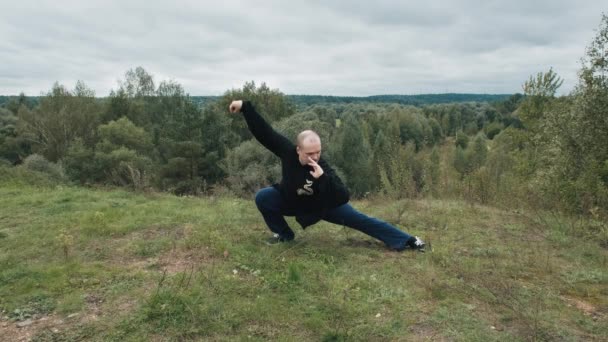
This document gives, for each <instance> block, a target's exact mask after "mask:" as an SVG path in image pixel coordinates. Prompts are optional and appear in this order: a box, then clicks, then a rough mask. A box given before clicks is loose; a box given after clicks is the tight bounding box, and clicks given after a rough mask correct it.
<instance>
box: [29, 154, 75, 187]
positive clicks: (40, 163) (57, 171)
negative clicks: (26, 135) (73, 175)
mask: <svg viewBox="0 0 608 342" xmlns="http://www.w3.org/2000/svg"><path fill="white" fill-rule="evenodd" d="M23 167H24V168H26V169H27V170H30V171H35V172H40V173H44V174H46V175H48V176H49V177H51V178H52V179H55V180H57V181H62V180H64V179H65V175H64V172H63V168H62V167H61V165H58V164H55V163H53V162H50V161H48V160H46V159H45V158H44V157H43V156H41V155H38V154H32V155H29V156H28V157H27V158H25V160H24V161H23Z"/></svg>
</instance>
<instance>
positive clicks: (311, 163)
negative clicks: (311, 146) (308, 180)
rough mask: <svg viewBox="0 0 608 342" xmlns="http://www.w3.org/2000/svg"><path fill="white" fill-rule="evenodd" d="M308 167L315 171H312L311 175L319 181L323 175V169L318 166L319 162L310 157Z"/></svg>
mask: <svg viewBox="0 0 608 342" xmlns="http://www.w3.org/2000/svg"><path fill="white" fill-rule="evenodd" d="M308 165H309V166H310V167H312V169H313V170H312V171H310V174H311V175H312V176H313V177H315V179H318V178H319V177H321V176H322V175H323V168H321V166H319V164H317V162H315V161H314V160H313V159H312V158H310V157H308Z"/></svg>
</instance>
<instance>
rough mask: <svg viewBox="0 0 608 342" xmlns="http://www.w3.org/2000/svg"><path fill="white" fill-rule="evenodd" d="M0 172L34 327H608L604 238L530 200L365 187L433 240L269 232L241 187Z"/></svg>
mask: <svg viewBox="0 0 608 342" xmlns="http://www.w3.org/2000/svg"><path fill="white" fill-rule="evenodd" d="M1 184H2V185H0V208H2V209H1V211H0V309H1V310H3V311H4V314H3V316H5V317H8V320H9V321H11V322H10V324H14V322H16V321H22V320H25V319H27V318H33V319H34V320H39V319H40V318H43V317H53V318H60V319H63V322H64V323H62V325H61V326H60V327H59V328H60V329H59V331H58V332H52V330H51V328H52V327H53V325H52V324H53V323H52V322H54V320H53V319H49V320H46V321H45V322H46V323H37V324H36V325H34V326H33V327H31V328H30V329H37V330H34V332H35V334H34V336H35V340H38V341H73V340H100V341H141V340H170V341H171V340H173V341H180V340H226V339H228V340H248V341H249V340H251V341H267V340H284V341H352V340H354V341H387V340H391V341H392V340H429V341H435V340H457V341H528V340H566V341H578V340H603V339H606V338H608V265H607V259H608V251H607V250H606V248H605V246H604V245H602V243H601V242H602V241H603V240H601V241H600V240H598V239H595V238H594V237H593V235H590V234H582V233H580V232H577V231H576V230H573V229H563V228H560V227H564V225H560V224H544V223H543V222H545V223H546V221H543V220H540V219H539V217H537V216H535V214H532V213H525V212H523V213H522V212H518V213H514V212H511V211H506V210H500V209H496V208H492V207H482V206H471V205H470V204H467V203H464V202H459V201H440V200H420V201H411V200H410V201H400V202H390V201H386V200H383V199H373V200H372V199H370V200H366V201H356V202H354V203H353V204H354V205H355V207H357V208H359V209H361V210H362V211H364V212H366V213H368V214H370V215H373V216H376V217H380V218H383V219H385V220H387V221H390V222H393V223H396V224H398V225H400V226H401V227H406V230H407V231H409V232H411V233H414V234H416V235H419V236H421V237H423V238H424V239H426V240H427V241H429V242H430V243H431V245H432V251H428V252H427V253H424V254H423V253H416V252H411V251H406V252H402V253H397V252H391V251H388V250H386V249H385V248H384V247H383V246H382V245H381V244H379V243H377V242H376V241H374V240H372V239H370V238H368V237H366V236H364V235H362V234H360V233H358V232H356V231H352V230H349V229H345V228H343V227H339V226H335V225H331V224H327V223H321V224H317V225H316V226H313V227H310V228H308V229H307V230H305V231H302V230H301V229H299V228H297V227H298V226H297V225H296V224H295V222H294V220H293V219H289V222H290V223H292V224H293V227H294V228H295V230H296V234H297V238H296V240H295V242H292V243H287V244H281V245H277V246H266V245H265V244H264V243H263V239H264V238H265V237H267V236H268V232H267V230H266V228H265V226H264V223H263V220H262V218H261V217H260V215H259V214H258V213H257V210H256V208H255V205H254V204H253V202H252V201H251V200H243V199H235V198H212V197H208V198H190V197H174V196H170V195H164V194H134V193H130V192H126V191H122V190H107V189H105V190H91V189H85V188H78V187H70V186H54V185H53V184H46V183H43V182H42V183H35V184H37V185H31V184H28V183H27V182H8V181H7V182H4V183H1ZM400 213H403V214H402V215H400ZM562 220H563V222H569V221H567V220H568V219H567V218H563V219H562ZM552 222H553V221H552ZM73 314H78V315H73ZM70 315H71V316H70ZM68 316H70V317H71V318H68ZM4 319H6V318H4ZM2 329H4V328H2V327H0V333H1V332H2Z"/></svg>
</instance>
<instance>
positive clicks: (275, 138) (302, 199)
mask: <svg viewBox="0 0 608 342" xmlns="http://www.w3.org/2000/svg"><path fill="white" fill-rule="evenodd" d="M241 111H242V112H243V116H244V117H245V121H246V122H247V126H248V127H249V130H250V131H251V133H252V134H253V136H254V137H255V138H256V139H257V140H258V141H259V142H260V143H261V144H262V145H264V147H266V148H267V149H268V150H270V151H271V152H272V153H274V154H275V155H276V156H277V157H279V158H280V159H281V173H282V177H281V182H280V183H279V184H275V185H274V187H275V188H276V189H277V190H279V192H280V193H281V196H282V198H283V199H284V200H285V202H286V206H287V209H288V210H289V211H295V212H298V213H305V214H310V215H313V217H314V216H318V217H316V219H320V218H322V216H323V215H324V213H325V212H326V211H327V210H329V209H332V208H335V207H337V206H340V205H342V204H344V203H347V202H348V200H349V197H350V195H349V192H348V190H347V189H346V187H345V186H344V184H343V183H342V181H341V180H340V178H339V177H338V175H336V173H335V172H334V170H333V169H332V168H331V167H330V166H329V164H328V163H327V162H326V161H325V160H324V159H323V158H320V159H319V161H318V164H319V166H321V168H322V169H323V174H322V175H321V176H320V177H319V178H318V179H315V178H314V177H313V176H312V175H311V174H310V171H312V170H313V169H312V167H311V166H309V165H302V164H301V163H300V160H299V159H298V154H297V152H296V145H295V144H294V143H292V142H291V141H290V140H289V139H287V138H286V137H285V136H283V135H281V134H279V133H277V132H276V131H275V130H274V129H273V128H272V127H271V126H270V125H269V124H268V123H267V122H266V121H265V120H264V119H263V118H262V116H261V115H260V114H258V112H257V111H256V110H255V108H254V107H253V105H252V104H251V102H249V101H244V102H243V107H242V108H241ZM298 221H299V222H300V223H301V224H302V225H303V226H307V225H309V224H312V223H314V222H315V221H316V220H315V219H311V218H308V219H305V220H304V222H302V220H298Z"/></svg>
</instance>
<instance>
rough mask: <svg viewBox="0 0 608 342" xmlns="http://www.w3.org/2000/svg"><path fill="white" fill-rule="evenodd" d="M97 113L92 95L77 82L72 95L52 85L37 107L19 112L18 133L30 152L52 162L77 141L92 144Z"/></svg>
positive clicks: (62, 155) (71, 92)
mask: <svg viewBox="0 0 608 342" xmlns="http://www.w3.org/2000/svg"><path fill="white" fill-rule="evenodd" d="M100 111H101V107H100V105H99V102H98V101H97V100H96V99H95V94H94V92H93V91H92V90H90V89H89V88H87V87H86V86H85V84H84V83H83V82H81V81H78V82H77V83H76V86H75V88H74V90H72V91H70V90H68V89H66V88H65V87H64V86H62V85H59V84H57V83H55V85H53V88H52V89H51V91H50V92H49V93H48V94H47V95H46V96H45V97H43V98H42V99H41V100H40V105H39V106H38V107H36V108H34V109H32V110H30V109H28V108H27V107H25V106H22V107H21V108H20V109H19V115H18V116H19V125H18V131H19V133H20V134H21V135H23V136H24V138H25V139H27V140H28V141H29V142H31V144H32V148H33V150H34V152H36V153H39V154H41V155H43V156H44V157H45V158H46V159H48V160H50V161H53V162H56V161H58V160H60V159H61V158H63V157H64V156H65V154H66V152H67V150H68V148H69V146H70V144H71V143H72V142H74V141H75V140H76V139H77V138H80V139H81V140H82V141H84V142H85V143H86V144H89V143H91V142H92V141H94V140H95V129H96V127H97V123H98V118H99V114H100Z"/></svg>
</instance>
